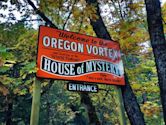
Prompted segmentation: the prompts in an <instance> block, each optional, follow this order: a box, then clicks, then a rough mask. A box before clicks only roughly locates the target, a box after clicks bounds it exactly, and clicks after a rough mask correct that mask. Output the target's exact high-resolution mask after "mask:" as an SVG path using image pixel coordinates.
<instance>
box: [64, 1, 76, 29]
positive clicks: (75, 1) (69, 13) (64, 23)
mask: <svg viewBox="0 0 166 125" xmlns="http://www.w3.org/2000/svg"><path fill="white" fill-rule="evenodd" d="M75 4H76V0H74V3H73V5H72V8H71V11H70V13H69V15H68V17H67V19H66V20H65V23H64V25H63V30H64V29H65V26H66V24H67V22H68V20H69V19H70V16H71V14H72V10H73V8H74V5H75Z"/></svg>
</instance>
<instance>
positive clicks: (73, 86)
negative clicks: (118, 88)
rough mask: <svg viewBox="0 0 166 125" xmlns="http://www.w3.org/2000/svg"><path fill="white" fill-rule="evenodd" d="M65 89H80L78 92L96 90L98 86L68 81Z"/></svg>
mask: <svg viewBox="0 0 166 125" xmlns="http://www.w3.org/2000/svg"><path fill="white" fill-rule="evenodd" d="M67 89H68V90H69V91H80V92H93V93H97V92H98V86H97V85H94V84H81V83H79V84H77V83H68V84H67Z"/></svg>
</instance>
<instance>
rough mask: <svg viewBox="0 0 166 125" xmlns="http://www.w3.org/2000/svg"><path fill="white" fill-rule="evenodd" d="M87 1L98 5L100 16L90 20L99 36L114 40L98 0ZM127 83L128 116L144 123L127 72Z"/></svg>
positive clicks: (136, 123)
mask: <svg viewBox="0 0 166 125" xmlns="http://www.w3.org/2000/svg"><path fill="white" fill-rule="evenodd" d="M86 2H87V3H88V4H92V5H96V7H97V15H98V17H99V18H98V19H97V20H96V21H93V20H90V23H91V25H92V27H93V30H94V31H95V33H96V35H97V37H99V38H103V39H108V40H112V39H111V36H110V35H109V33H108V31H107V29H106V27H105V25H104V22H103V20H102V18H101V16H100V10H99V6H98V3H97V0H86ZM125 83H126V85H125V86H124V87H122V96H123V101H124V107H125V110H126V113H127V115H128V118H129V120H130V123H131V124H132V125H144V124H145V122H144V117H143V114H142V112H141V110H140V107H139V104H138V103H137V100H136V97H135V95H134V93H133V91H132V89H131V87H130V84H129V81H128V77H127V75H126V74H125Z"/></svg>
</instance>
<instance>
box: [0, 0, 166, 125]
mask: <svg viewBox="0 0 166 125" xmlns="http://www.w3.org/2000/svg"><path fill="white" fill-rule="evenodd" d="M33 2H34V3H35V5H36V6H37V7H38V8H39V10H40V11H41V12H43V13H44V14H45V15H46V16H47V17H48V18H49V19H50V20H51V21H52V22H53V23H54V24H55V25H56V26H57V27H58V28H59V29H64V30H68V31H73V32H78V33H81V34H86V35H91V36H96V35H95V32H94V31H93V28H92V26H91V24H90V19H92V20H94V21H95V20H97V19H98V15H96V8H95V7H94V6H90V5H89V6H88V5H87V4H86V1H84V0H41V1H33ZM98 2H99V6H100V10H101V16H102V19H103V20H104V23H105V25H106V27H107V30H108V31H109V33H110V34H111V36H112V39H113V40H114V41H117V42H119V43H120V46H121V51H122V58H123V63H124V67H125V71H126V73H127V75H128V78H129V82H130V85H131V87H132V89H133V91H134V94H135V95H136V97H137V101H138V103H139V105H140V107H141V111H142V112H143V114H144V118H145V123H146V124H147V125H164V119H163V112H162V107H161V102H160V90H159V87H158V78H157V72H156V67H155V62H154V56H153V53H152V48H151V45H150V38H149V34H148V26H147V21H146V10H145V3H144V1H142V0H133V1H132V0H124V1H120V0H99V1H98ZM0 9H1V11H0V12H1V13H0V18H1V19H0V21H1V22H0V102H1V103H0V124H2V125H4V124H6V125H29V122H30V113H31V104H32V92H33V83H34V80H35V73H36V55H37V37H38V26H39V25H45V24H46V22H45V21H44V20H43V19H42V18H41V17H39V16H38V15H37V14H36V13H35V11H34V10H33V8H31V6H30V5H29V4H28V2H27V1H24V0H6V1H3V2H0ZM7 12H8V13H7ZM162 19H163V26H164V32H166V27H165V25H166V3H164V2H163V3H162ZM66 83H67V81H56V80H55V81H53V80H45V79H44V80H42V84H41V85H42V91H41V110H40V120H39V122H40V123H39V124H40V125H46V124H48V125H64V124H67V125H74V124H76V125H77V124H78V125H81V124H82V125H86V124H88V121H89V119H90V118H89V116H88V111H87V108H86V106H85V105H84V104H83V103H82V100H81V96H80V93H74V92H69V91H67V89H66ZM99 88H100V91H99V92H98V93H96V94H93V93H89V96H90V99H91V102H92V104H93V106H94V107H95V109H96V114H97V116H98V119H99V121H100V122H101V124H103V125H111V124H113V125H116V124H117V125H118V124H119V119H118V117H117V116H118V115H119V114H118V112H117V106H116V105H117V104H116V96H117V95H116V92H115V91H114V89H113V87H112V86H110V85H103V84H99ZM126 119H127V115H126ZM127 124H130V122H129V120H128V121H127Z"/></svg>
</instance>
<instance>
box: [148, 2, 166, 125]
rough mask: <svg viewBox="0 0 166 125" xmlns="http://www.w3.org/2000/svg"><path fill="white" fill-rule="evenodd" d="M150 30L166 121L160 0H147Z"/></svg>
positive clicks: (164, 43)
mask: <svg viewBox="0 0 166 125" xmlns="http://www.w3.org/2000/svg"><path fill="white" fill-rule="evenodd" d="M145 4H146V11H147V21H148V30H149V34H150V40H151V45H152V48H153V53H154V56H155V62H156V67H157V74H158V82H159V87H160V95H161V102H162V106H163V113H164V121H165V123H166V40H165V37H164V31H163V24H162V17H161V6H160V1H159V0H145Z"/></svg>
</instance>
